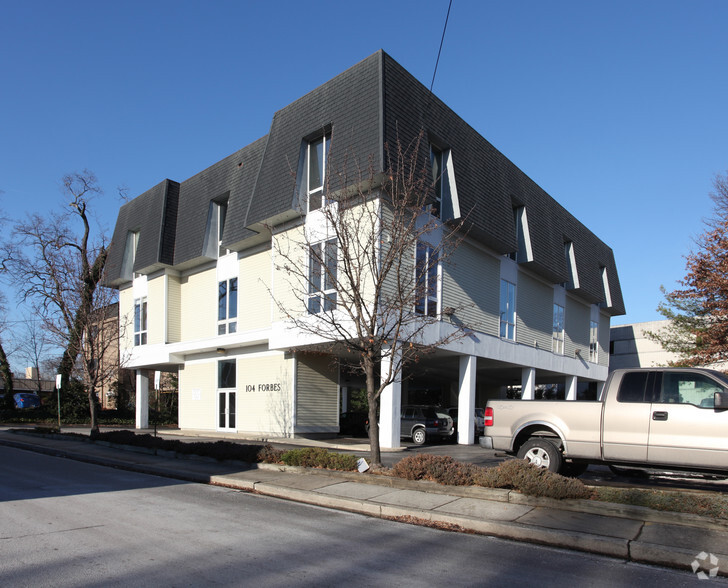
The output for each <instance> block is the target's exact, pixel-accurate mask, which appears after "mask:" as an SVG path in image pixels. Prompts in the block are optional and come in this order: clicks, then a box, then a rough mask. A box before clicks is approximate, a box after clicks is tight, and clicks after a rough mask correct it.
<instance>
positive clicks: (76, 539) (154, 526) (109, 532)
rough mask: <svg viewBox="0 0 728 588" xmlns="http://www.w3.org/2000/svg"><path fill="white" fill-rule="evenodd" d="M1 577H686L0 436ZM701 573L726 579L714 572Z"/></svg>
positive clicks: (66, 582)
mask: <svg viewBox="0 0 728 588" xmlns="http://www.w3.org/2000/svg"><path fill="white" fill-rule="evenodd" d="M0 463H2V464H3V469H2V472H3V474H2V476H1V477H0V553H1V554H2V556H1V557H0V586H13V587H22V586H33V587H38V586H53V587H66V586H69V587H70V586H74V587H75V586H84V587H86V586H104V587H107V586H125V587H127V586H135V587H143V586H155V587H159V586H206V585H222V586H256V587H258V586H261V587H264V586H286V587H290V586H339V585H346V586H390V585H397V586H438V585H440V586H477V585H490V586H503V585H508V586H536V585H538V586H565V585H567V586H568V585H574V586H610V587H611V586H634V585H644V586H657V585H660V586H662V585H667V586H688V585H694V584H695V583H696V582H697V580H696V578H695V577H694V576H693V575H692V574H691V573H689V572H688V571H676V570H666V569H662V568H655V567H649V566H642V565H638V564H633V563H625V562H622V561H619V560H613V559H609V558H604V557H597V556H590V555H585V554H583V553H575V552H569V551H565V550H558V549H552V548H544V547H538V546H534V545H529V544H525V543H515V542H509V541H503V540H499V539H494V538H490V537H484V536H478V535H466V534H458V533H451V532H446V531H441V530H437V529H431V528H424V527H416V526H411V525H406V524H401V523H395V522H391V521H385V520H381V519H375V518H368V517H364V516H360V515H355V514H350V513H342V512H338V511H332V510H327V509H322V508H317V507H311V506H306V505H301V504H297V503H293V502H286V501H282V500H277V499H273V498H267V497H262V496H256V495H251V494H246V493H242V492H239V491H233V490H230V489H225V488H219V487H213V486H206V485H201V484H192V483H184V482H179V481H175V480H169V479H165V478H159V477H155V476H148V475H143V474H138V473H132V472H127V471H122V470H115V469H111V468H105V467H101V466H96V465H91V464H86V463H81V462H77V461H73V460H64V459H61V458H56V457H51V456H46V455H41V454H36V453H32V452H26V451H22V450H18V449H13V448H8V447H0ZM711 585H716V586H718V585H728V582H725V581H724V580H723V579H716V580H712V581H711Z"/></svg>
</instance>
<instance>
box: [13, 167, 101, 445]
mask: <svg viewBox="0 0 728 588" xmlns="http://www.w3.org/2000/svg"><path fill="white" fill-rule="evenodd" d="M100 193H101V189H100V188H99V186H98V183H97V180H96V177H95V176H94V174H93V173H91V172H89V171H87V170H84V171H83V172H82V173H73V174H70V175H67V176H65V177H64V178H63V194H64V197H65V198H67V199H68V202H67V207H64V209H63V210H62V211H61V212H58V213H48V214H46V215H41V214H34V215H32V216H30V217H28V219H27V220H26V221H24V222H18V223H17V224H16V225H15V230H14V237H15V242H16V243H17V245H19V246H20V247H19V249H18V250H16V251H15V252H14V255H13V256H12V259H11V261H10V264H9V267H10V270H11V273H12V275H13V279H14V282H15V284H16V286H17V288H18V291H19V292H20V293H21V294H22V297H23V299H24V300H25V301H27V302H30V303H31V304H32V307H33V309H34V310H35V312H36V313H37V314H38V316H40V317H41V318H42V320H43V324H44V326H45V328H46V329H48V331H49V333H50V334H51V335H52V336H53V337H54V338H55V340H56V342H57V343H58V344H59V345H61V346H62V347H63V349H64V352H63V357H62V358H61V362H60V366H59V369H58V372H59V373H60V374H61V376H62V378H63V381H64V382H68V381H69V379H70V378H71V376H72V375H74V374H77V373H78V370H77V369H76V368H77V365H76V362H77V359H78V358H79V355H81V354H82V352H83V345H84V340H85V339H87V338H89V337H91V336H92V329H93V328H94V325H95V322H96V320H97V310H98V300H97V299H98V295H97V292H98V289H99V283H100V281H101V278H102V275H103V271H104V266H105V264H106V257H107V247H106V243H105V240H104V238H103V235H101V234H100V232H99V235H98V236H97V237H96V238H93V237H92V226H91V221H90V209H89V204H90V203H91V202H92V200H93V197H94V196H96V195H98V194H100ZM83 363H84V366H85V369H86V370H89V369H90V370H91V372H92V373H93V372H94V370H96V369H97V368H95V367H94V364H93V363H89V362H83ZM84 375H85V376H86V377H87V378H88V377H89V376H88V373H86V374H84ZM90 379H91V380H94V378H93V377H92V378H90ZM88 399H89V411H90V415H91V429H92V431H96V430H98V417H97V409H98V401H97V397H96V394H95V392H94V388H93V387H92V386H88Z"/></svg>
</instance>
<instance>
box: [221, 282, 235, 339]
mask: <svg viewBox="0 0 728 588" xmlns="http://www.w3.org/2000/svg"><path fill="white" fill-rule="evenodd" d="M237 318H238V279H237V278H231V279H229V280H223V281H222V282H219V283H218V294H217V334H218V335H226V334H228V333H235V332H236V331H237V326H238V323H237Z"/></svg>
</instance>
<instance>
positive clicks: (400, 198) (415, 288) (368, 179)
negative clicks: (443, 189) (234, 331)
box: [273, 135, 466, 464]
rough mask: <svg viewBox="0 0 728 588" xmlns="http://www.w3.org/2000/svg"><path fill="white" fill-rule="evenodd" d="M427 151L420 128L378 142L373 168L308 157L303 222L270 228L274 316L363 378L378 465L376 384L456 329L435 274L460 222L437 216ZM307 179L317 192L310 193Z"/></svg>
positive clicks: (458, 236) (461, 330) (460, 332)
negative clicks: (403, 137)
mask: <svg viewBox="0 0 728 588" xmlns="http://www.w3.org/2000/svg"><path fill="white" fill-rule="evenodd" d="M427 156H428V154H427V152H426V148H423V142H422V135H420V136H419V137H418V138H417V139H416V140H415V141H414V142H413V143H412V144H411V145H408V146H403V145H401V144H399V143H398V144H397V145H394V146H393V147H392V149H390V150H388V155H387V161H386V164H385V166H384V167H385V169H384V170H383V171H379V170H378V169H377V167H376V166H375V165H374V163H373V162H371V161H370V162H369V165H368V166H367V167H366V168H365V169H361V168H359V169H358V171H357V177H355V178H352V177H350V176H348V175H347V174H346V173H344V172H330V173H328V174H326V177H321V178H319V177H316V178H315V179H314V176H315V175H316V174H317V173H319V172H320V171H321V169H322V168H323V167H325V165H326V164H323V160H319V161H318V163H315V162H314V161H313V159H314V157H313V156H310V157H309V158H308V159H307V162H308V163H307V164H306V165H307V166H308V168H309V169H307V170H304V177H303V181H304V182H306V183H307V184H308V185H307V186H304V187H303V188H302V187H300V186H299V193H300V192H302V191H304V192H308V194H307V198H304V197H301V201H302V207H304V210H305V211H306V212H307V214H306V218H305V222H302V223H301V224H300V225H299V226H298V227H296V228H295V229H289V230H287V231H286V232H285V233H278V234H275V233H274V236H273V247H274V256H275V259H276V269H279V270H282V271H283V272H284V275H286V276H287V281H288V288H287V289H286V290H287V293H286V296H279V297H277V298H276V303H277V306H278V308H279V309H280V312H281V313H282V315H283V317H284V318H285V320H286V321H287V322H288V323H289V324H290V325H291V326H292V327H293V328H294V329H296V330H297V331H298V332H299V333H302V334H304V336H310V338H311V342H312V345H314V346H318V348H319V349H322V348H326V351H327V352H333V353H335V354H336V355H337V356H339V357H341V358H345V361H346V364H347V366H348V367H349V368H350V369H352V370H354V371H357V372H359V373H361V374H363V375H364V377H365V380H366V392H367V400H368V405H369V409H368V410H369V423H370V427H369V441H370V445H371V460H372V462H373V463H374V464H380V463H381V454H380V445H379V420H378V419H379V411H378V407H379V399H380V396H381V395H382V393H383V391H384V390H385V389H386V388H387V387H388V386H390V385H391V384H392V383H393V382H395V381H398V380H400V379H401V377H402V374H403V368H404V366H405V364H407V363H410V364H412V363H416V362H418V361H420V360H421V359H422V357H423V355H424V354H426V353H427V352H428V350H432V349H434V348H436V347H438V346H440V345H444V344H446V343H448V342H451V341H454V340H455V339H458V338H460V337H462V336H464V334H465V333H466V329H465V327H464V326H463V325H457V324H455V323H454V322H452V321H450V320H448V319H449V316H450V315H452V314H453V313H454V311H455V309H452V310H451V309H441V308H437V300H438V297H437V289H438V288H439V284H440V277H439V276H440V274H439V272H440V271H441V268H442V267H443V266H445V265H447V264H448V262H449V261H450V258H451V255H452V253H453V251H454V250H455V248H456V247H457V246H458V244H459V243H460V241H461V240H462V238H463V226H464V221H463V219H462V218H458V219H456V220H453V221H449V222H442V221H441V220H440V219H439V212H440V211H439V210H438V208H439V206H440V202H439V200H438V198H437V193H436V185H437V183H438V182H439V181H440V176H439V174H438V172H437V171H434V172H433V173H434V174H435V176H436V177H434V178H433V175H432V173H430V166H428V165H427V164H428V162H427ZM324 157H326V155H324ZM327 161H328V158H327ZM321 164H323V165H321ZM343 167H344V168H349V169H351V168H352V167H355V168H358V166H356V165H354V166H348V165H344V166H343ZM314 168H318V169H314ZM298 176H299V182H300V181H301V180H300V176H301V174H300V173H299V174H298ZM317 182H320V183H322V188H321V193H320V194H313V193H312V191H311V189H310V188H311V186H313V184H315V183H317ZM324 184H325V185H324ZM292 232H294V233H295V234H296V235H297V236H296V237H291V234H292ZM289 293H290V294H289ZM425 342H426V343H425ZM396 416H397V418H398V417H399V415H396Z"/></svg>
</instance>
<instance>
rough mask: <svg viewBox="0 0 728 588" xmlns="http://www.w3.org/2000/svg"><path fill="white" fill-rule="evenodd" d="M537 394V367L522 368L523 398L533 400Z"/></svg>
mask: <svg viewBox="0 0 728 588" xmlns="http://www.w3.org/2000/svg"><path fill="white" fill-rule="evenodd" d="M535 395H536V368H527V367H525V368H523V369H522V370H521V400H533V399H534V398H535Z"/></svg>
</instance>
